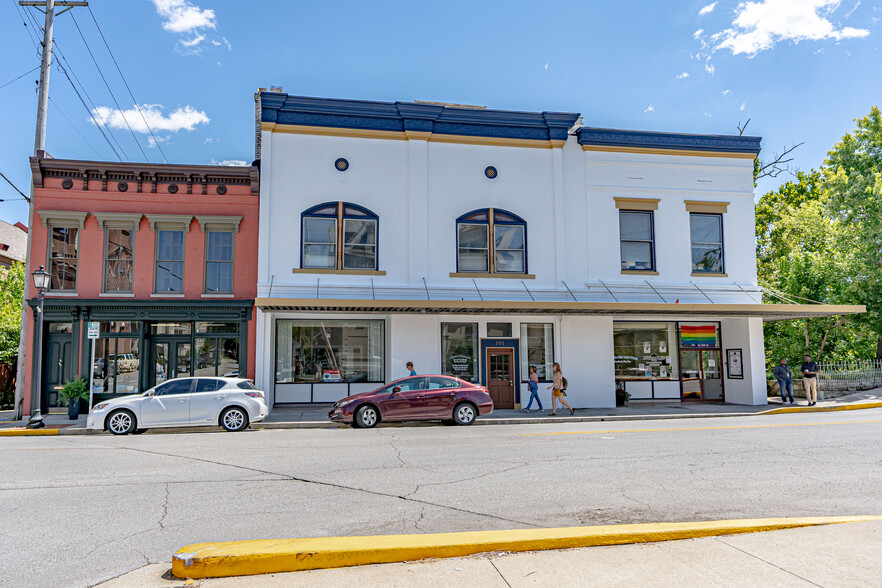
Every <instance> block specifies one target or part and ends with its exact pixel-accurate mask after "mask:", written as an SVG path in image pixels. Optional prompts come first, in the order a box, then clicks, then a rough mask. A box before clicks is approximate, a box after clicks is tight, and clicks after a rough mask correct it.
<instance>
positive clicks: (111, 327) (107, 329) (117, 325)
mask: <svg viewBox="0 0 882 588" xmlns="http://www.w3.org/2000/svg"><path fill="white" fill-rule="evenodd" d="M101 332H102V333H140V332H141V323H140V322H138V321H109V322H102V323H101Z"/></svg>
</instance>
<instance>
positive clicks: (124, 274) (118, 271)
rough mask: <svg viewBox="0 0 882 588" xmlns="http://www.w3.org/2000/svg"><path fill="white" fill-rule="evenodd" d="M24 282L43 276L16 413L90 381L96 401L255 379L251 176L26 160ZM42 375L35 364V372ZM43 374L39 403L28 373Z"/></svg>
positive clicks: (49, 403) (248, 171)
mask: <svg viewBox="0 0 882 588" xmlns="http://www.w3.org/2000/svg"><path fill="white" fill-rule="evenodd" d="M31 169H32V172H33V182H34V221H33V229H32V230H33V235H32V239H31V251H30V252H29V255H30V259H31V265H32V268H31V271H33V270H35V269H37V267H39V266H40V265H43V266H44V267H45V269H46V271H47V272H49V274H50V276H51V283H50V287H49V290H48V291H46V293H45V301H44V326H43V337H42V341H43V344H42V347H43V349H41V350H39V353H35V352H34V349H33V346H34V333H35V329H34V328H33V325H34V324H35V323H34V311H33V309H34V308H35V306H36V304H37V298H36V292H35V291H34V290H33V288H31V290H30V291H31V293H32V295H33V297H32V298H31V299H30V300H28V304H29V306H30V310H29V320H30V321H31V323H30V324H31V325H32V326H31V328H30V329H29V331H28V333H29V334H28V341H27V345H28V347H27V358H28V359H27V366H26V370H27V371H26V376H25V388H24V390H25V392H24V405H23V407H24V413H25V414H29V413H30V406H31V400H30V398H31V395H32V394H35V393H39V394H40V398H41V408H42V410H43V411H44V412H45V411H46V410H48V409H49V408H50V407H55V406H62V405H63V402H62V400H61V399H60V398H59V396H58V389H59V388H60V387H61V385H62V384H63V383H64V382H66V381H67V380H69V379H72V378H75V377H77V376H82V377H84V378H88V375H89V362H90V341H89V339H88V335H87V323H88V322H89V321H96V322H100V325H101V328H100V337H99V338H98V339H97V340H96V342H95V358H96V360H95V363H94V364H93V366H92V372H93V375H94V384H96V385H100V393H99V394H100V397H104V396H105V395H114V394H132V393H135V392H139V391H142V390H146V389H148V388H150V387H152V386H154V385H156V384H157V383H159V382H162V381H164V380H165V379H167V378H170V377H183V376H197V375H204V376H208V375H212V376H213V375H224V374H228V375H232V374H236V373H238V374H239V375H240V376H242V377H252V375H253V373H254V348H255V347H254V325H253V323H252V321H251V315H252V309H253V306H254V297H255V294H256V283H257V280H256V266H257V226H258V220H257V219H258V198H259V196H258V194H259V189H258V170H257V168H256V167H218V166H194V165H154V164H137V163H111V162H98V161H76V160H62V159H49V158H46V157H36V158H31ZM28 279H30V277H29V278H28ZM40 357H42V361H41V362H40V363H39V364H38V359H39V358H40ZM37 365H42V368H43V377H42V386H41V388H42V389H41V390H39V391H36V390H33V389H32V388H33V382H34V379H33V378H32V374H33V370H34V369H36V366H37Z"/></svg>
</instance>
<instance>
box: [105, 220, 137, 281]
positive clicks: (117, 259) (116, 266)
mask: <svg viewBox="0 0 882 588" xmlns="http://www.w3.org/2000/svg"><path fill="white" fill-rule="evenodd" d="M104 233H105V238H106V240H107V243H106V244H105V246H104V255H105V257H104V291H105V292H131V291H132V282H133V279H134V278H133V265H134V259H135V256H134V247H135V241H134V232H133V231H132V230H131V229H107V230H105V231H104Z"/></svg>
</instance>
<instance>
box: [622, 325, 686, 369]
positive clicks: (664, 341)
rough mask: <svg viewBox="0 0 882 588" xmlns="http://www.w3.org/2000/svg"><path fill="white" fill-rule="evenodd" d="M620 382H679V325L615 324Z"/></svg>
mask: <svg viewBox="0 0 882 588" xmlns="http://www.w3.org/2000/svg"><path fill="white" fill-rule="evenodd" d="M613 348H614V354H615V363H616V379H619V380H648V379H653V380H677V379H679V377H680V375H679V368H678V366H679V357H678V352H677V323H663V322H630V321H629V322H625V321H622V322H618V321H617V322H614V323H613Z"/></svg>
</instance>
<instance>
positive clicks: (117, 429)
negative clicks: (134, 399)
mask: <svg viewBox="0 0 882 588" xmlns="http://www.w3.org/2000/svg"><path fill="white" fill-rule="evenodd" d="M107 430H108V431H110V432H111V433H113V434H114V435H128V434H129V433H131V432H133V431H134V430H135V415H134V413H132V411H130V410H115V411H113V412H112V413H110V414H109V415H108V416H107Z"/></svg>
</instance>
